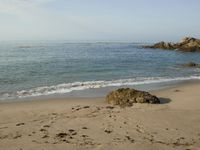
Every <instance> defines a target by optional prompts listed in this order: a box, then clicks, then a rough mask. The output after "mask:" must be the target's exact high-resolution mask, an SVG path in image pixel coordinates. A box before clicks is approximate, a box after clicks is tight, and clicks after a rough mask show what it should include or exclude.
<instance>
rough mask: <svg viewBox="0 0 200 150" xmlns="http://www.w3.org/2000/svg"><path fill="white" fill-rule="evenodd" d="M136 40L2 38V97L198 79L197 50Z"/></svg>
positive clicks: (0, 67)
mask: <svg viewBox="0 0 200 150" xmlns="http://www.w3.org/2000/svg"><path fill="white" fill-rule="evenodd" d="M142 45H143V44H135V43H109V42H108V43H106V42H102V43H98V42H97V43H67V42H42V41H41V42H0V100H1V101H2V100H4V101H5V100H9V99H20V98H30V97H37V96H45V95H55V94H57V95H58V94H59V95H62V94H66V93H70V92H75V91H82V92H84V90H85V91H86V90H88V89H101V88H106V87H113V86H114V87H120V86H132V87H134V86H137V85H141V86H142V87H143V88H144V89H145V87H147V85H148V87H149V88H150V89H149V90H151V88H152V86H149V85H150V84H154V83H168V82H176V81H185V80H192V79H200V76H199V75H200V69H198V68H186V67H183V66H182V65H181V64H184V63H187V62H190V61H193V62H196V63H200V53H184V52H180V51H171V50H159V49H157V50H155V49H145V48H142Z"/></svg>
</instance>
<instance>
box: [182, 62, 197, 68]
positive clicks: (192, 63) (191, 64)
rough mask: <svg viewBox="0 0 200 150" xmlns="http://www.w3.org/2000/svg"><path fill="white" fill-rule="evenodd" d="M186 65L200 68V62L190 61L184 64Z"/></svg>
mask: <svg viewBox="0 0 200 150" xmlns="http://www.w3.org/2000/svg"><path fill="white" fill-rule="evenodd" d="M183 66H184V67H190V68H200V64H197V63H194V62H189V63H187V64H183Z"/></svg>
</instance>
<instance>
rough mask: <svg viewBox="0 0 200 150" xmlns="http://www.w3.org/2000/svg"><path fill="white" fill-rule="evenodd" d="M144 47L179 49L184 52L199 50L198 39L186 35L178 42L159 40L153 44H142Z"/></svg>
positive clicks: (199, 40) (199, 42) (199, 41)
mask: <svg viewBox="0 0 200 150" xmlns="http://www.w3.org/2000/svg"><path fill="white" fill-rule="evenodd" d="M144 48H155V49H167V50H180V51H184V52H200V39H196V38H191V37H186V38H183V39H182V40H181V41H180V42H178V43H175V44H174V43H166V42H159V43H156V44H154V45H149V46H144Z"/></svg>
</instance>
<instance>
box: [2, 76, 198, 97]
mask: <svg viewBox="0 0 200 150" xmlns="http://www.w3.org/2000/svg"><path fill="white" fill-rule="evenodd" d="M193 79H196V80H199V79H200V76H190V77H177V78H163V77H150V78H134V79H120V80H113V81H87V82H74V83H64V84H58V85H54V86H43V87H37V88H33V89H29V90H21V91H17V92H13V93H2V94H1V95H0V97H1V98H0V99H1V100H3V99H14V98H26V97H36V96H45V95H51V94H64V93H69V92H72V91H79V90H86V89H98V88H103V87H111V86H116V87H118V86H133V85H143V84H151V83H162V82H172V81H186V80H193Z"/></svg>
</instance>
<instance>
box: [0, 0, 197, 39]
mask: <svg viewBox="0 0 200 150" xmlns="http://www.w3.org/2000/svg"><path fill="white" fill-rule="evenodd" d="M199 17H200V0H0V40H68V41H135V42H154V41H160V40H167V41H178V40H179V39H180V38H182V37H184V36H194V37H197V38H200V19H199Z"/></svg>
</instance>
